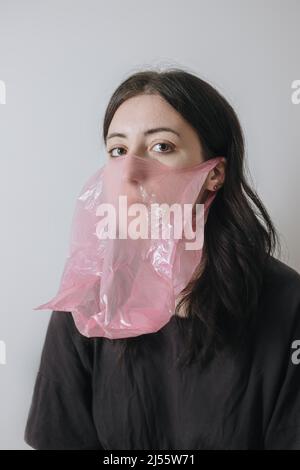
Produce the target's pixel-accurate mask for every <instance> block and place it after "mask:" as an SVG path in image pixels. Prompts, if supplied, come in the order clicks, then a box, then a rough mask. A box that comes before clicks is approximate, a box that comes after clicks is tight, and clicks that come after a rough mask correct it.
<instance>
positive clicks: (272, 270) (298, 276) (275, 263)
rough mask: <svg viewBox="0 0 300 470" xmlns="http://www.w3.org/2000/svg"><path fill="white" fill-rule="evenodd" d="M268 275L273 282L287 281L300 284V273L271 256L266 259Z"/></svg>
mask: <svg viewBox="0 0 300 470" xmlns="http://www.w3.org/2000/svg"><path fill="white" fill-rule="evenodd" d="M266 270H267V273H268V274H269V275H270V276H271V277H272V278H273V280H276V279H277V280H287V281H288V282H295V283H296V284H297V283H298V284H299V283H300V273H299V272H298V271H297V270H296V269H294V268H292V267H291V266H290V265H288V264H287V263H285V262H284V261H281V260H279V259H278V258H275V257H274V256H272V255H270V256H268V257H267V259H266Z"/></svg>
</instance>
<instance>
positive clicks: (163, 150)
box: [153, 142, 173, 153]
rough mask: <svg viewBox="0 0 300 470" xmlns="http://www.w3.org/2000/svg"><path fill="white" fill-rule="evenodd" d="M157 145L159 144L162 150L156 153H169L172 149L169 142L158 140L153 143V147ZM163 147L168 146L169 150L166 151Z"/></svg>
mask: <svg viewBox="0 0 300 470" xmlns="http://www.w3.org/2000/svg"><path fill="white" fill-rule="evenodd" d="M157 145H160V146H162V147H163V148H162V152H158V153H170V152H172V150H173V147H172V146H171V145H170V144H166V143H165V142H159V143H158V144H155V145H154V147H153V148H155V147H156V146H157ZM165 147H169V149H171V150H170V151H169V152H166V150H165Z"/></svg>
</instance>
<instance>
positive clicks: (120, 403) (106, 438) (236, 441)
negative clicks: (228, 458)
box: [25, 257, 300, 450]
mask: <svg viewBox="0 0 300 470" xmlns="http://www.w3.org/2000/svg"><path fill="white" fill-rule="evenodd" d="M178 318H179V319H178ZM178 318H177V317H176V320H177V321H182V322H187V321H189V320H188V319H187V318H182V317H178ZM258 319H259V320H258V322H257V326H256V327H255V329H254V331H253V333H252V336H251V340H250V341H249V345H248V346H247V347H246V348H242V347H241V351H240V353H238V354H236V355H234V356H232V355H229V354H228V355H226V354H225V355H224V356H223V357H222V360H220V359H216V360H214V359H213V360H212V361H211V362H210V363H209V364H208V366H206V367H205V368H204V369H203V370H199V366H198V365H197V364H196V363H193V364H191V365H190V366H187V367H186V368H184V369H182V368H181V369H180V368H178V367H177V366H175V357H177V354H178V353H179V352H180V348H182V347H183V343H182V341H181V339H182V338H181V336H180V330H179V328H178V324H177V321H175V317H174V316H173V317H172V318H171V320H170V321H169V322H168V323H167V324H166V325H165V326H164V327H163V328H162V329H161V330H159V331H158V332H155V333H151V334H147V335H143V337H146V336H147V338H145V341H144V340H143V341H144V344H143V346H144V349H143V354H141V355H140V356H138V357H137V358H136V359H135V361H134V363H130V362H129V363H128V364H127V365H126V366H124V365H123V366H120V365H117V362H116V354H117V349H116V348H115V345H114V344H113V342H114V341H118V340H111V339H108V338H103V337H101V338H87V337H85V336H83V335H81V334H80V333H79V331H78V330H77V328H76V326H75V323H74V321H73V317H72V314H71V313H70V312H60V311H53V312H52V314H51V318H50V322H49V325H48V330H47V334H46V339H45V343H44V347H43V352H42V356H41V361H40V367H39V371H38V374H37V378H36V382H35V387H34V392H33V397H32V403H31V408H30V411H29V416H28V420H27V425H26V430H25V441H26V442H27V443H28V444H29V445H30V446H31V447H33V448H35V449H79V450H80V449H82V450H84V449H108V450H117V449H121V450H123V449H134V450H138V449H144V450H154V449H157V450H159V449H161V450H164V449H167V450H172V449H186V450H187V449H193V450H196V449H236V450H238V449H300V364H298V362H299V358H300V353H299V354H297V348H295V344H296V343H294V345H293V342H294V341H296V340H300V275H299V273H298V272H297V271H295V270H294V269H292V268H291V267H289V266H287V265H286V264H285V263H283V262H281V261H279V260H277V259H275V258H274V257H270V258H269V261H268V264H267V268H266V271H265V274H264V284H263V290H262V295H261V298H260V302H259V311H258ZM299 345H300V343H299ZM298 348H299V352H300V346H298ZM295 359H296V360H295ZM297 359H298V360H297Z"/></svg>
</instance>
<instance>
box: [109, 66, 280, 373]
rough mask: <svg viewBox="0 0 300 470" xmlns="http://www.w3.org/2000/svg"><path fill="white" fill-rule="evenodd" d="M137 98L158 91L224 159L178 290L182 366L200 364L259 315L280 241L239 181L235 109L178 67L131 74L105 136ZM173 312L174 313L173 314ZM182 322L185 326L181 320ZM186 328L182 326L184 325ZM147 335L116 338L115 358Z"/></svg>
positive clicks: (241, 154) (113, 102) (240, 140)
mask: <svg viewBox="0 0 300 470" xmlns="http://www.w3.org/2000/svg"><path fill="white" fill-rule="evenodd" d="M140 94H159V95H160V96H161V97H163V98H164V99H165V100H166V101H167V102H168V103H169V104H170V105H171V106H173V108H174V109H175V110H176V111H177V112H178V113H180V114H181V116H182V117H183V118H184V119H185V120H186V121H187V122H189V124H190V125H191V126H192V127H193V128H194V129H195V131H196V132H197V134H198V136H199V139H200V142H201V144H202V146H203V149H204V154H205V159H206V160H208V159H210V158H213V157H215V156H219V155H223V156H224V157H225V158H226V177H225V182H224V184H223V186H222V187H221V189H219V191H218V193H217V195H216V197H215V199H214V201H213V203H212V205H211V206H210V210H209V214H208V218H207V221H206V224H205V232H204V248H203V261H204V269H203V271H202V272H201V275H199V276H197V277H196V279H195V280H193V281H191V282H190V283H189V284H188V285H187V286H186V288H185V289H184V291H183V294H184V295H183V297H182V299H181V301H180V302H179V304H178V305H177V309H176V312H177V311H178V309H179V308H181V306H183V307H184V309H185V311H186V312H187V314H188V316H187V319H184V320H183V321H182V318H178V317H177V315H176V317H177V318H178V325H180V327H181V326H183V328H182V333H183V335H184V336H185V339H186V348H185V354H184V355H183V357H182V358H181V359H182V362H181V364H182V365H186V364H190V363H191V362H192V361H193V360H198V361H199V363H200V364H201V365H202V366H205V364H206V363H207V362H208V361H209V360H210V359H211V358H212V357H214V356H215V355H216V354H218V352H220V351H222V350H223V348H224V346H227V347H228V348H229V349H232V350H233V351H234V348H235V345H236V344H240V343H241V342H242V341H243V339H244V337H245V333H246V332H247V331H248V329H249V327H250V326H251V320H253V318H254V317H255V312H256V310H257V305H258V300H259V295H260V291H261V285H262V280H263V270H264V266H265V261H266V259H267V257H268V256H269V255H272V253H273V252H274V250H275V248H276V246H278V247H279V248H280V243H279V237H278V234H277V232H276V230H275V227H274V225H273V223H272V221H271V219H270V216H269V215H268V213H267V210H266V208H265V207H264V205H263V203H262V202H261V200H260V199H259V197H258V195H257V193H256V192H255V191H254V190H253V189H251V188H250V186H249V184H248V183H247V181H246V176H245V169H244V166H245V145H244V136H243V131H242V128H241V125H240V123H239V119H238V117H237V114H236V112H235V111H234V109H233V108H232V106H231V105H230V104H229V103H228V101H227V100H225V98H224V97H223V96H222V95H221V94H220V93H219V92H218V91H217V90H216V89H215V88H214V87H213V86H211V85H210V84H209V83H207V82H206V81H204V80H202V79H201V78H199V77H197V76H195V75H193V74H192V73H190V72H187V71H184V70H182V69H178V68H170V69H168V70H165V71H156V70H145V71H140V72H136V73H134V74H132V75H131V76H129V77H128V78H127V79H125V81H123V83H121V84H120V86H118V88H117V89H116V90H115V92H114V93H113V95H112V97H111V99H110V101H109V103H108V106H107V109H106V112H105V116H104V122H103V139H104V142H105V144H106V138H107V132H108V128H109V125H110V123H111V121H112V118H113V116H114V114H115V112H116V110H117V109H118V107H119V106H120V105H121V104H122V103H123V102H124V101H126V100H127V99H129V98H132V97H134V96H137V95H140ZM174 313H175V312H174ZM187 320H188V323H187ZM187 324H188V325H189V328H186V325H187ZM145 336H146V335H141V336H137V337H133V338H125V339H120V340H118V345H121V355H120V357H123V355H126V353H128V354H130V353H132V354H134V351H135V353H136V352H137V351H138V345H140V344H141V345H142V343H143V340H144V339H145Z"/></svg>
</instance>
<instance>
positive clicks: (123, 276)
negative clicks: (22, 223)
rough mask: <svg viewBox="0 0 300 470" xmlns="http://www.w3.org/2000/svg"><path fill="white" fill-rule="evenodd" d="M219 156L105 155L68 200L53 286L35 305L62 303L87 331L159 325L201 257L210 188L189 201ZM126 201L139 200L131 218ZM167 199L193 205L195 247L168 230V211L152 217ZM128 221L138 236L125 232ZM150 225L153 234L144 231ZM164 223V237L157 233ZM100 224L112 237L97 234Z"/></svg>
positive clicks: (135, 330)
mask: <svg viewBox="0 0 300 470" xmlns="http://www.w3.org/2000/svg"><path fill="white" fill-rule="evenodd" d="M221 158H222V157H215V158H214V159H211V160H207V161H205V162H202V163H200V164H197V165H194V166H192V167H187V168H181V169H179V168H171V167H169V166H167V165H165V164H162V163H161V162H159V161H158V160H155V159H152V158H144V157H139V156H137V155H130V154H127V155H124V156H121V157H114V158H111V159H109V160H108V162H107V163H106V164H105V165H103V166H102V167H101V168H99V169H98V170H97V171H96V172H95V173H94V174H93V175H92V176H91V177H90V178H89V179H88V181H87V182H86V183H85V184H84V186H83V188H82V189H81V191H80V193H79V196H78V198H77V200H76V205H75V211H74V215H73V219H72V226H71V234H70V246H69V252H68V256H67V259H66V262H65V266H64V270H63V274H62V277H61V280H60V286H59V289H58V292H57V294H56V296H55V297H53V298H52V299H51V300H50V301H48V302H47V303H45V304H42V305H39V306H38V307H35V310H42V309H53V310H59V311H70V312H71V313H72V316H73V318H74V322H75V324H76V327H77V328H78V330H79V331H80V333H81V334H83V335H85V336H87V337H99V336H103V337H107V338H111V339H114V338H125V337H131V336H138V335H141V334H145V333H151V332H156V331H158V330H159V329H161V328H162V327H163V326H164V325H165V324H166V323H167V322H168V321H169V320H170V318H171V316H172V315H174V311H175V302H176V298H177V296H178V295H179V293H180V292H181V291H182V289H183V288H184V287H185V286H186V285H187V284H188V282H189V280H190V279H191V278H192V275H193V273H194V271H195V269H196V268H197V266H198V265H199V263H200V262H201V258H202V246H203V241H204V225H205V221H206V218H207V212H208V210H209V206H210V204H211V203H212V201H213V199H214V197H215V195H216V193H215V192H211V193H210V195H209V198H208V199H207V200H206V202H205V205H204V206H203V211H202V212H201V211H200V215H199V214H197V216H196V215H195V212H194V211H195V204H196V201H197V200H198V197H199V194H200V193H201V191H202V190H203V185H204V183H205V181H206V178H207V175H208V173H209V172H210V170H212V169H213V168H214V167H215V166H216V165H217V163H218V162H219V161H220V159H221ZM120 196H121V198H120ZM120 201H122V202H120ZM134 204H139V207H141V206H140V205H142V206H143V211H142V212H141V213H138V215H139V217H138V220H137V213H136V211H135V210H134V208H135V206H134ZM172 204H176V205H178V207H180V208H181V209H182V213H184V209H183V208H184V206H185V208H186V207H187V206H189V209H188V210H187V212H186V214H188V213H189V211H191V210H192V209H191V208H192V207H193V214H194V219H193V223H194V224H195V226H194V228H195V227H196V230H197V239H198V245H199V240H200V248H197V249H190V250H187V249H186V242H187V241H188V242H192V241H193V240H187V239H186V238H185V235H184V233H183V232H180V233H181V238H176V236H175V233H176V228H175V216H174V219H172V218H170V217H169V218H166V219H164V218H163V217H159V216H162V214H163V212H164V210H165V207H169V206H171V205H172ZM178 207H177V208H178ZM105 215H110V216H112V215H115V217H111V218H110V219H109V220H114V221H115V223H114V224H112V225H111V227H110V228H112V230H111V231H109V230H108V231H107V225H106V224H105V221H106V219H107V217H105ZM137 222H138V223H137ZM186 223H187V222H186V221H183V227H184V225H185V224H186ZM128 226H130V227H133V228H135V229H136V230H135V231H134V233H135V234H138V235H140V237H137V238H131V237H128V232H126V230H125V228H128ZM153 228H155V229H156V232H155V233H156V238H153V237H151V236H150V231H151V229H153ZM113 229H115V231H114V230H113ZM164 229H165V230H166V232H167V233H168V234H169V236H168V237H167V238H164V237H163V236H162V233H163V230H164ZM105 232H106V233H108V232H109V233H110V235H111V234H113V233H115V234H116V237H115V238H109V237H108V236H107V237H106V238H104V236H103V235H104V233H105ZM126 234H127V238H126ZM177 235H178V234H177ZM122 237H123V238H122ZM135 237H136V235H135Z"/></svg>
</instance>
